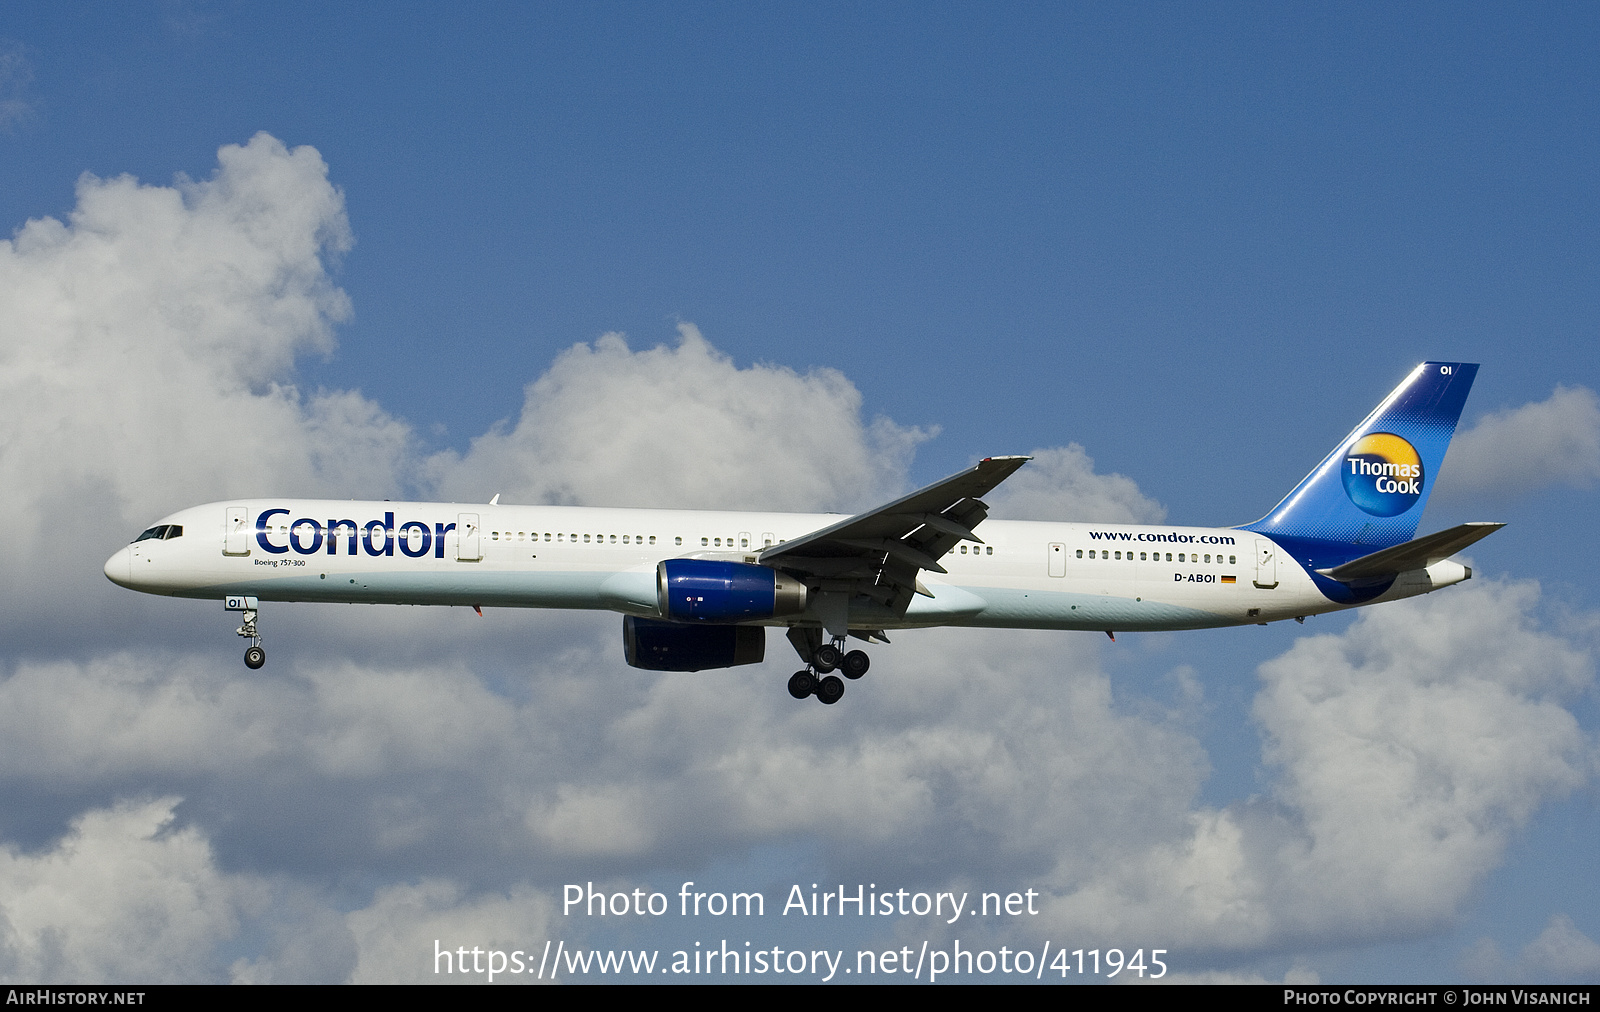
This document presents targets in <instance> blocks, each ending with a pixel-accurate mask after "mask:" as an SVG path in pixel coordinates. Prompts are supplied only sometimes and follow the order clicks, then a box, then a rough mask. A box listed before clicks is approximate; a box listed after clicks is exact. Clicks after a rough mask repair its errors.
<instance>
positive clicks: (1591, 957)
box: [1522, 914, 1600, 981]
mask: <svg viewBox="0 0 1600 1012" xmlns="http://www.w3.org/2000/svg"><path fill="white" fill-rule="evenodd" d="M1522 970H1523V973H1524V974H1525V975H1526V976H1527V977H1528V978H1530V979H1532V980H1544V981H1564V980H1591V981H1592V980H1594V979H1595V978H1596V977H1600V944H1596V943H1595V941H1594V939H1592V938H1590V937H1589V936H1588V935H1586V934H1584V933H1583V932H1582V931H1579V930H1578V926H1577V925H1576V924H1574V923H1573V922H1572V918H1571V917H1568V916H1567V915H1566V914H1556V915H1555V916H1553V917H1551V918H1550V923H1549V924H1548V925H1546V926H1545V929H1544V930H1543V931H1541V932H1540V933H1539V937H1537V938H1535V939H1534V940H1533V941H1531V942H1529V943H1528V944H1527V946H1526V947H1525V948H1524V949H1523V950H1522Z"/></svg>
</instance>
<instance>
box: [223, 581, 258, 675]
mask: <svg viewBox="0 0 1600 1012" xmlns="http://www.w3.org/2000/svg"><path fill="white" fill-rule="evenodd" d="M222 606H223V607H224V608H225V609H227V610H228V611H239V612H243V613H244V624H243V625H241V626H240V627H239V628H237V629H235V630H234V632H235V633H237V634H238V635H240V636H243V637H244V638H245V639H247V640H249V641H250V645H249V646H248V647H246V648H245V651H244V666H245V667H247V668H249V669H250V670H251V671H255V670H256V669H258V668H260V667H261V665H263V664H265V663H267V652H266V650H264V649H262V646H261V631H260V630H259V629H257V628H256V617H257V615H258V614H259V609H260V605H258V604H257V603H256V599H255V598H253V597H230V598H225V599H224V600H223V602H222Z"/></svg>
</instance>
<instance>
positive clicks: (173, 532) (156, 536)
mask: <svg viewBox="0 0 1600 1012" xmlns="http://www.w3.org/2000/svg"><path fill="white" fill-rule="evenodd" d="M181 537H183V525H182V524H158V525H157V526H155V527H152V528H150V529H149V530H147V531H145V532H144V533H143V534H141V535H139V536H138V537H136V538H134V539H133V543H134V544H138V543H139V542H141V541H150V540H155V541H171V540H172V539H173V538H181Z"/></svg>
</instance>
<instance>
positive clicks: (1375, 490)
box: [1344, 432, 1423, 517]
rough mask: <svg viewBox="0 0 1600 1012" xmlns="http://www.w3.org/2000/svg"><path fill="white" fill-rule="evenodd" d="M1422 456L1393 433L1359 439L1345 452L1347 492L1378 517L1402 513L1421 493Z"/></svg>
mask: <svg viewBox="0 0 1600 1012" xmlns="http://www.w3.org/2000/svg"><path fill="white" fill-rule="evenodd" d="M1422 482H1423V475H1422V458H1421V457H1419V456H1417V449H1416V447H1414V446H1412V445H1411V444H1410V443H1408V442H1406V441H1405V440H1404V439H1401V438H1400V437H1399V436H1396V435H1395V434H1393V433H1391V432H1374V433H1371V434H1370V435H1366V436H1362V437H1361V438H1360V439H1358V440H1356V445H1354V446H1352V447H1351V448H1350V452H1349V453H1347V454H1345V455H1344V491H1345V494H1346V495H1348V496H1349V497H1350V501H1351V502H1353V503H1355V504H1356V505H1357V506H1359V507H1361V509H1362V510H1364V511H1365V512H1367V513H1371V514H1372V515H1373V516H1375V517H1393V516H1399V515H1400V514H1401V513H1404V512H1405V511H1406V510H1408V509H1410V508H1411V507H1412V506H1414V505H1416V502H1417V500H1418V499H1419V498H1421V496H1422Z"/></svg>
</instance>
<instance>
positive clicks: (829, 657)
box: [811, 643, 844, 684]
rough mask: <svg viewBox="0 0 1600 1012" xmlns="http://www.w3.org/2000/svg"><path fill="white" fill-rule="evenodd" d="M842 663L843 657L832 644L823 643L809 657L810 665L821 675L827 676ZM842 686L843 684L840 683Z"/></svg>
mask: <svg viewBox="0 0 1600 1012" xmlns="http://www.w3.org/2000/svg"><path fill="white" fill-rule="evenodd" d="M843 662H844V655H843V654H842V653H841V651H840V650H839V648H838V647H836V646H834V645H833V644H832V643H824V644H823V645H822V646H820V647H818V648H817V652H816V653H814V654H812V655H811V663H812V665H813V666H814V667H815V668H816V669H817V670H818V671H820V672H822V673H823V674H827V673H828V672H830V671H832V670H833V669H834V668H837V667H838V666H839V665H840V664H842V663H843ZM840 684H843V683H840Z"/></svg>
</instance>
